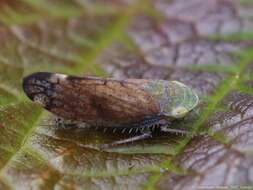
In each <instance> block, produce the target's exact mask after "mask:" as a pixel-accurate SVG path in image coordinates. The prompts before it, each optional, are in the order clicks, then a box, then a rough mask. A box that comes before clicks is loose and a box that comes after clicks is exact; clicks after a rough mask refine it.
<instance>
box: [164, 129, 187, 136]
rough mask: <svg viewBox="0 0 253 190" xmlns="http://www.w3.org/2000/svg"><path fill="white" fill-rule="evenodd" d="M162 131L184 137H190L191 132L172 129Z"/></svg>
mask: <svg viewBox="0 0 253 190" xmlns="http://www.w3.org/2000/svg"><path fill="white" fill-rule="evenodd" d="M161 130H162V131H163V132H168V133H179V134H182V135H190V132H189V131H186V130H182V129H172V128H168V127H164V128H162V129H161Z"/></svg>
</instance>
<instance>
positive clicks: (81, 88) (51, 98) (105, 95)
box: [23, 73, 159, 126]
mask: <svg viewBox="0 0 253 190" xmlns="http://www.w3.org/2000/svg"><path fill="white" fill-rule="evenodd" d="M145 83H148V81H147V80H141V79H131V80H125V81H120V80H114V79H103V78H95V77H74V76H66V75H60V74H53V73H35V74H32V75H30V76H28V77H26V78H25V79H24V83H23V86H24V90H25V92H26V94H27V95H28V97H30V98H31V99H32V100H34V99H35V97H36V96H38V94H42V95H43V96H44V99H45V101H44V104H43V106H44V107H45V108H46V109H47V110H49V111H50V112H52V113H54V114H56V115H58V116H60V117H63V118H66V119H71V120H76V121H84V122H88V123H90V124H94V125H103V126H119V125H121V124H127V123H131V122H138V121H140V120H142V119H144V118H146V117H148V116H152V115H155V114H157V113H158V112H159V107H158V105H157V104H156V102H155V100H154V99H153V98H152V97H151V95H150V94H148V93H147V92H146V91H144V90H143V88H142V87H141V86H143V85H144V84H145Z"/></svg>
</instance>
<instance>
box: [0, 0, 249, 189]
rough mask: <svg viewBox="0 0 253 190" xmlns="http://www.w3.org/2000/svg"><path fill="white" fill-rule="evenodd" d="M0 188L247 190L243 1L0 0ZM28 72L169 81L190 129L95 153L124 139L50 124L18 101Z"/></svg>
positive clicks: (184, 124) (181, 123)
mask: <svg viewBox="0 0 253 190" xmlns="http://www.w3.org/2000/svg"><path fill="white" fill-rule="evenodd" d="M0 5H1V8H0V10H1V13H0V43H1V50H0V132H1V136H0V141H1V143H0V189H4V190H5V189H197V188H199V189H201V188H202V189H205V188H217V187H218V188H221V187H224V186H226V187H228V188H235V189H237V188H239V186H241V187H246V188H250V187H252V183H253V182H252V181H253V179H252V164H253V159H252V153H251V152H252V140H251V139H252V134H253V133H252V130H251V129H252V123H253V118H252V113H253V112H252V110H253V96H252V92H253V91H252V86H253V85H252V84H253V78H252V68H253V67H252V60H253V57H252V55H253V53H252V48H251V46H252V32H251V31H252V28H253V22H252V18H253V17H252V16H253V15H252V9H253V4H252V3H251V2H250V1H245V0H244V1H235V0H206V1H203V0H187V1H186V0H173V1H166V0H153V1H152V0H150V1H147V2H146V3H143V2H142V1H132V0H127V1H126V0H120V1H115V0H110V1H88V0H75V1H59V0H54V1H48V0H47V1H42V0H38V1H35V0H22V1H15V0H11V1H1V2H0ZM37 71H48V72H63V73H66V74H74V75H84V74H86V75H87V74H89V75H90V74H92V75H107V76H112V77H115V78H120V79H123V78H148V79H166V80H178V81H181V82H183V83H185V84H187V85H189V86H191V87H192V88H194V89H195V90H196V91H197V92H198V94H199V95H200V97H201V103H200V105H199V107H198V108H197V109H196V110H195V112H193V113H191V114H189V115H188V116H187V117H186V118H185V119H184V120H182V121H178V122H176V123H175V127H182V128H186V129H187V130H189V131H191V132H192V133H193V134H196V133H200V132H201V134H202V135H198V136H196V135H193V136H183V137H182V136H180V135H171V134H164V133H156V134H155V135H154V138H152V139H148V140H145V141H142V142H138V143H133V144H129V145H125V146H120V147H115V148H111V149H108V150H105V151H98V150H97V149H96V148H95V147H96V145H98V144H103V143H109V142H113V141H115V140H119V139H122V138H125V137H128V136H131V135H133V134H127V133H120V132H117V133H111V132H110V131H105V132H104V131H102V130H99V131H96V130H91V129H87V128H82V127H74V128H57V127H55V125H54V123H53V121H51V118H52V117H53V116H52V115H51V114H50V113H48V112H45V111H42V109H41V108H39V107H38V106H37V105H35V104H33V103H31V102H30V101H29V100H28V99H27V98H26V97H25V95H24V94H23V92H22V87H21V81H22V78H23V76H26V75H27V74H30V73H32V72H37Z"/></svg>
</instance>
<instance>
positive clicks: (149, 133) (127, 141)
mask: <svg viewBox="0 0 253 190" xmlns="http://www.w3.org/2000/svg"><path fill="white" fill-rule="evenodd" d="M150 137H152V135H151V132H145V133H143V134H141V135H137V136H134V137H130V138H127V139H122V140H118V141H115V142H113V143H110V144H103V145H100V147H99V148H100V149H106V148H110V147H113V146H117V145H121V144H125V143H129V142H134V141H138V140H143V139H147V138H150Z"/></svg>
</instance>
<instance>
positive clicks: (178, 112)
mask: <svg viewBox="0 0 253 190" xmlns="http://www.w3.org/2000/svg"><path fill="white" fill-rule="evenodd" d="M188 112H189V110H188V109H187V108H185V107H177V108H175V109H173V110H172V113H171V115H172V116H173V117H175V118H182V117H184V116H185V115H186V114H187V113H188Z"/></svg>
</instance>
